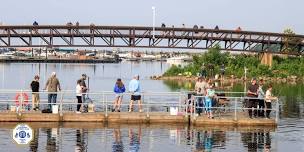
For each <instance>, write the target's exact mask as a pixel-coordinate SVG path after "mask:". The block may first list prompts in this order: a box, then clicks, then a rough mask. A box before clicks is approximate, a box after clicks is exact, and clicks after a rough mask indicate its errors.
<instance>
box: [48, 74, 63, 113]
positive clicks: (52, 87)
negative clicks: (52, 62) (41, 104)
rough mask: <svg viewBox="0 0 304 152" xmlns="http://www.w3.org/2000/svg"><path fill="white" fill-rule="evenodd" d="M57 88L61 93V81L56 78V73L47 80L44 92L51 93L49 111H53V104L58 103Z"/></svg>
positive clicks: (49, 95)
mask: <svg viewBox="0 0 304 152" xmlns="http://www.w3.org/2000/svg"><path fill="white" fill-rule="evenodd" d="M57 88H58V89H59V91H61V88H60V83H59V80H58V79H57V77H56V72H53V73H52V75H51V77H50V78H49V79H48V80H47V82H46V85H45V88H44V90H47V91H48V92H49V94H48V103H49V105H48V106H49V109H51V107H52V105H51V103H53V104H54V103H56V100H57Z"/></svg>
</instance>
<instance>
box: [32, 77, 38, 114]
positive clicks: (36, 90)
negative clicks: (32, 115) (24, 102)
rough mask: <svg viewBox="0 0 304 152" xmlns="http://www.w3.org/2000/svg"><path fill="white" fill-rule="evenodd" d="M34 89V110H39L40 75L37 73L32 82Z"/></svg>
mask: <svg viewBox="0 0 304 152" xmlns="http://www.w3.org/2000/svg"><path fill="white" fill-rule="evenodd" d="M31 89H32V110H35V111H36V110H39V102H40V98H39V76H38V75H35V77H34V80H33V81H32V83H31Z"/></svg>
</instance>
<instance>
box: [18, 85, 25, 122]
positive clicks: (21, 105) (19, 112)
mask: <svg viewBox="0 0 304 152" xmlns="http://www.w3.org/2000/svg"><path fill="white" fill-rule="evenodd" d="M17 100H19V99H17ZM23 100H24V99H23V90H21V101H20V103H19V106H20V107H21V108H19V110H18V114H19V116H21V113H22V110H23Z"/></svg>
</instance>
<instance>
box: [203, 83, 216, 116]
mask: <svg viewBox="0 0 304 152" xmlns="http://www.w3.org/2000/svg"><path fill="white" fill-rule="evenodd" d="M215 96H216V95H215V90H214V83H211V84H209V88H208V89H207V95H206V99H205V102H206V105H205V106H206V111H207V115H208V118H212V119H213V115H212V102H215V101H213V99H214V97H215Z"/></svg>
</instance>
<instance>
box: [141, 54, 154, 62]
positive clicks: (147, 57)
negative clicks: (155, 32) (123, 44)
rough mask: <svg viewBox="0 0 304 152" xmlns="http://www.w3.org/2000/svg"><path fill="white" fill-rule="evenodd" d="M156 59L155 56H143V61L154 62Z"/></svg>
mask: <svg viewBox="0 0 304 152" xmlns="http://www.w3.org/2000/svg"><path fill="white" fill-rule="evenodd" d="M155 59H156V56H155V55H151V54H144V55H143V56H141V60H143V61H153V60H155Z"/></svg>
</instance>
